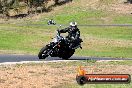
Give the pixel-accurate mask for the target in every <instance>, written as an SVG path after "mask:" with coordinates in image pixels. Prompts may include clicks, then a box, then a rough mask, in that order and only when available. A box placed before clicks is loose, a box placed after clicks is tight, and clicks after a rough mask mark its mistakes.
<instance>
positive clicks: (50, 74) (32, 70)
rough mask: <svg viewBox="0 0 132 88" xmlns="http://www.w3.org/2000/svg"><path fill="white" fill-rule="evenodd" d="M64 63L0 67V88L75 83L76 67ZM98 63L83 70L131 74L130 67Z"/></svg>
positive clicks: (34, 87)
mask: <svg viewBox="0 0 132 88" xmlns="http://www.w3.org/2000/svg"><path fill="white" fill-rule="evenodd" d="M66 63H68V62H65V63H64V62H63V63H62V62H61V63H53V64H52V63H50V65H49V64H46V63H42V64H26V65H23V64H22V65H20V64H17V65H6V66H5V65H2V66H0V85H1V87H2V88H51V87H52V88H53V87H55V86H59V85H62V84H65V83H76V81H75V77H76V74H77V68H78V67H77V65H74V64H73V65H72V64H71V65H67V64H66ZM70 63H71V62H70ZM100 63H102V62H96V63H95V64H88V65H86V66H85V69H86V71H87V72H88V73H89V74H90V73H94V74H96V73H98V74H101V73H105V74H108V73H109V74H110V73H118V74H120V73H124V74H125V73H126V74H132V66H128V65H111V64H104V65H103V64H100ZM105 63H107V62H105Z"/></svg>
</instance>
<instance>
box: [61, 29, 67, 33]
mask: <svg viewBox="0 0 132 88" xmlns="http://www.w3.org/2000/svg"><path fill="white" fill-rule="evenodd" d="M68 30H69V28H65V29H61V30H60V33H66V32H68Z"/></svg>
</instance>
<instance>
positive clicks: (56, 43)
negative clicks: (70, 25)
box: [38, 30, 83, 60]
mask: <svg viewBox="0 0 132 88" xmlns="http://www.w3.org/2000/svg"><path fill="white" fill-rule="evenodd" d="M81 42H83V41H82V39H81V38H79V42H78V44H74V45H75V46H74V47H69V46H70V44H71V42H69V40H68V39H67V38H65V37H63V36H61V35H60V32H59V31H58V30H57V35H56V37H54V38H53V40H52V42H50V43H49V44H47V45H46V46H45V47H43V48H42V49H41V50H40V52H39V54H38V57H39V59H45V58H46V57H48V56H51V57H60V58H62V59H65V60H67V59H69V58H70V57H71V56H72V55H73V54H74V52H75V49H77V48H79V47H80V48H81V49H82V47H81Z"/></svg>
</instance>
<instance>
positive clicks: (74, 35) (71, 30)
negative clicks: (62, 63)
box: [59, 26, 80, 48]
mask: <svg viewBox="0 0 132 88" xmlns="http://www.w3.org/2000/svg"><path fill="white" fill-rule="evenodd" d="M59 32H60V33H66V32H68V36H66V39H67V40H68V41H69V42H70V43H71V44H70V46H69V47H70V48H73V47H75V46H76V45H78V44H79V42H80V41H79V40H80V31H79V29H78V28H77V27H76V26H75V27H71V26H70V27H67V28H65V29H61V30H59Z"/></svg>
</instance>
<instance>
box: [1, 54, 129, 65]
mask: <svg viewBox="0 0 132 88" xmlns="http://www.w3.org/2000/svg"><path fill="white" fill-rule="evenodd" d="M55 60H56V61H58V60H62V59H61V58H58V57H48V58H46V59H45V60H39V59H38V57H37V56H36V55H9V54H8V55H7V54H1V55H0V63H5V62H22V61H55ZM69 60H132V58H127V59H125V58H98V57H78V56H73V57H71V58H70V59H69Z"/></svg>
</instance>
